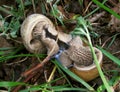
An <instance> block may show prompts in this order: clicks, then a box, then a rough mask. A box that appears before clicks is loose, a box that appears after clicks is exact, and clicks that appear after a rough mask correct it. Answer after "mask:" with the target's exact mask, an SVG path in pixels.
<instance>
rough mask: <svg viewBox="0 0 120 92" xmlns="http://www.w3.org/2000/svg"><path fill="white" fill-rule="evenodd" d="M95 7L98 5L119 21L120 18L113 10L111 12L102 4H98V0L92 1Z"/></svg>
mask: <svg viewBox="0 0 120 92" xmlns="http://www.w3.org/2000/svg"><path fill="white" fill-rule="evenodd" d="M92 1H93V2H94V3H95V4H96V5H98V6H99V7H101V8H103V9H104V10H106V11H107V12H109V13H111V14H112V15H113V16H115V17H116V18H118V19H120V16H119V15H118V14H117V13H116V12H114V11H113V10H111V9H110V8H108V7H106V6H105V5H103V4H102V3H100V2H99V1H98V0H92Z"/></svg>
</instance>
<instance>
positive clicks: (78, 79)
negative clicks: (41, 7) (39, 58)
mask: <svg viewBox="0 0 120 92" xmlns="http://www.w3.org/2000/svg"><path fill="white" fill-rule="evenodd" d="M54 63H55V64H56V65H57V66H59V67H60V68H61V69H62V70H63V71H64V72H65V73H67V74H68V75H69V76H71V77H72V78H74V79H75V80H77V81H78V82H80V83H81V84H83V85H84V86H85V87H86V88H88V90H90V91H95V90H94V89H93V87H91V86H90V85H89V84H88V83H86V82H85V81H84V80H83V79H81V78H80V77H78V76H77V75H76V74H74V73H73V72H71V71H70V70H69V69H66V68H65V67H63V66H62V65H61V64H60V63H59V62H58V61H56V60H55V62H54Z"/></svg>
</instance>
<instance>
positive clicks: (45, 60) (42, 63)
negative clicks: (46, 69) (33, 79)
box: [21, 56, 50, 77]
mask: <svg viewBox="0 0 120 92" xmlns="http://www.w3.org/2000/svg"><path fill="white" fill-rule="evenodd" d="M49 60H50V56H47V57H46V58H45V59H44V60H43V61H42V62H41V63H40V64H38V65H37V66H35V67H34V68H31V69H29V70H27V71H26V72H24V73H23V74H22V75H21V76H22V77H26V76H28V75H30V74H33V73H36V72H37V70H39V69H40V68H42V67H43V66H44V65H45V64H46V63H47V62H48V61H49Z"/></svg>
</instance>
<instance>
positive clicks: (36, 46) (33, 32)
mask: <svg viewBox="0 0 120 92" xmlns="http://www.w3.org/2000/svg"><path fill="white" fill-rule="evenodd" d="M45 29H47V31H48V32H49V33H50V34H51V35H53V36H55V37H57V36H58V39H59V40H60V41H62V42H65V43H68V42H69V41H70V40H71V39H72V36H71V35H68V34H66V33H63V32H58V31H57V30H56V29H55V27H54V25H53V23H52V22H51V21H50V20H49V19H48V18H47V17H46V16H44V15H42V14H32V15H30V16H28V17H27V18H26V19H25V20H24V21H23V23H22V25H21V30H20V31H21V37H22V39H23V44H24V46H25V47H26V49H27V50H28V51H30V52H31V53H40V54H43V53H45V52H46V51H47V54H49V52H50V50H51V49H52V48H53V46H54V50H53V53H51V56H52V55H54V54H56V53H57V52H58V50H59V46H58V44H57V42H56V40H55V39H53V38H51V37H49V36H47V35H46V34H47V32H46V30H45Z"/></svg>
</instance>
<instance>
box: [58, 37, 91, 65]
mask: <svg viewBox="0 0 120 92" xmlns="http://www.w3.org/2000/svg"><path fill="white" fill-rule="evenodd" d="M69 45H70V46H69V48H68V49H67V50H65V51H63V52H62V53H61V55H60V58H59V59H60V61H61V63H62V64H63V66H65V67H69V66H70V65H71V64H74V65H76V66H78V67H84V66H89V65H90V64H92V63H93V58H92V53H91V50H90V48H89V47H88V46H83V42H82V40H81V39H80V37H79V36H77V37H75V38H73V39H72V40H71V41H70V42H69Z"/></svg>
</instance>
